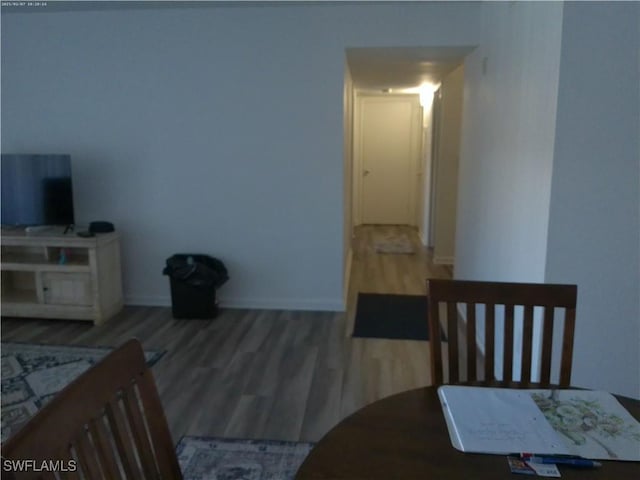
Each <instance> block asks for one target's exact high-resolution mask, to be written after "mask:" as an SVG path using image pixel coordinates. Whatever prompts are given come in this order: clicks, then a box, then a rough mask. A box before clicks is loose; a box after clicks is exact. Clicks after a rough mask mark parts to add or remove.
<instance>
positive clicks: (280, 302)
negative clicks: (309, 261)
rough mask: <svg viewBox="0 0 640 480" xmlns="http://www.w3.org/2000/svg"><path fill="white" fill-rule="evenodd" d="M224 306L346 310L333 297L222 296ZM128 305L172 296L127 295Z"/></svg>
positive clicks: (162, 302)
mask: <svg viewBox="0 0 640 480" xmlns="http://www.w3.org/2000/svg"><path fill="white" fill-rule="evenodd" d="M219 302H220V306H221V307H223V308H225V307H226V308H246V309H248V310H310V311H322V312H344V311H345V303H344V300H343V299H338V300H336V299H332V298H302V299H292V298H280V299H277V298H220V299H219ZM125 304H126V305H137V306H149V307H170V306H171V297H170V296H166V297H162V296H144V295H131V296H126V297H125Z"/></svg>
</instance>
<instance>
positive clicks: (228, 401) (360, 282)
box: [2, 226, 450, 442]
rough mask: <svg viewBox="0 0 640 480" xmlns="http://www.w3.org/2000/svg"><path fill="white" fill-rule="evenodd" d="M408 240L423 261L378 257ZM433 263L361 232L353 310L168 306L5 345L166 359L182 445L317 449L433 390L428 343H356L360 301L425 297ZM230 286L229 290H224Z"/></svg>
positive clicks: (50, 327) (162, 369)
mask: <svg viewBox="0 0 640 480" xmlns="http://www.w3.org/2000/svg"><path fill="white" fill-rule="evenodd" d="M399 233H404V234H406V235H408V236H409V238H410V239H411V241H412V243H413V244H414V247H415V249H416V253H415V254H411V255H407V254H379V253H376V252H375V249H374V248H373V244H374V242H375V241H376V239H378V238H381V237H387V236H389V235H394V234H399ZM427 277H440V278H448V277H450V271H448V270H447V269H445V268H442V267H438V266H434V265H433V264H432V263H431V257H430V254H429V253H428V252H427V251H426V250H425V249H424V248H423V247H422V246H421V244H420V242H419V239H418V235H417V233H416V231H415V229H413V228H410V227H386V226H385V227H373V226H363V227H358V228H357V229H356V236H355V238H354V254H353V264H352V273H351V278H350V290H349V297H348V308H347V312H346V313H332V312H302V311H275V310H233V309H225V310H223V311H222V312H221V313H220V315H219V316H218V318H216V319H215V320H176V319H174V318H172V316H171V309H170V308H162V307H133V306H131V307H125V308H124V310H123V311H122V312H121V313H120V314H118V315H117V316H116V317H114V318H112V319H111V320H110V321H108V322H107V323H105V324H103V325H100V326H95V327H94V326H92V325H91V324H89V323H84V322H74V321H56V320H30V319H29V320H27V319H10V318H3V319H2V341H4V342H11V341H21V342H32V343H44V344H67V345H87V346H117V345H119V344H120V343H122V342H124V341H125V340H127V339H128V338H131V337H137V338H138V339H140V341H141V342H142V344H143V345H144V347H145V348H147V349H158V350H166V353H165V355H164V356H163V357H162V359H160V361H158V362H157V363H156V364H155V365H154V366H153V373H154V376H155V378H156V383H157V385H158V389H159V391H160V396H161V399H162V402H163V405H164V407H165V411H166V414H167V418H168V421H169V424H170V428H171V432H172V435H173V438H174V440H175V441H176V442H177V441H178V440H179V439H180V437H182V436H183V435H207V436H221V437H232V438H264V439H279V440H303V441H317V440H319V439H320V438H321V437H322V436H323V435H324V434H325V433H326V432H327V431H328V430H329V429H330V428H331V427H332V426H333V425H335V424H336V423H337V422H338V421H339V420H341V419H342V418H344V417H345V416H346V415H349V414H350V413H352V412H354V411H355V410H357V409H359V408H361V407H362V406H364V405H366V404H368V403H371V402H373V401H374V400H377V399H379V398H382V397H385V396H388V395H391V394H393V393H397V392H401V391H404V390H408V389H411V388H415V387H419V386H423V385H427V384H429V377H430V375H429V363H428V355H429V351H428V342H420V341H405V340H377V339H353V338H351V336H350V335H351V330H352V327H353V318H354V313H355V312H354V310H355V299H356V298H357V293H358V292H370V293H405V294H420V293H424V292H425V279H426V278H427ZM223 288H224V287H223Z"/></svg>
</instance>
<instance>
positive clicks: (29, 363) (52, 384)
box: [0, 342, 164, 442]
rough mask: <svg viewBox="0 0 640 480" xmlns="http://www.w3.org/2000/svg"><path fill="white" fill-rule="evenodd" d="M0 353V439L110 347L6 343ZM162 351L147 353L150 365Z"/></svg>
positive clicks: (22, 422)
mask: <svg viewBox="0 0 640 480" xmlns="http://www.w3.org/2000/svg"><path fill="white" fill-rule="evenodd" d="M0 348H1V350H0V351H1V353H2V381H1V382H0V384H1V389H2V441H3V442H4V441H5V440H6V439H7V438H9V436H11V435H12V434H13V433H15V432H16V431H17V430H18V429H19V428H20V427H21V426H22V425H24V424H25V423H26V422H27V420H29V418H31V417H32V416H33V415H34V414H35V413H36V412H37V411H38V410H39V409H40V408H42V406H43V405H44V404H45V403H47V402H48V401H49V400H50V399H51V398H53V397H54V396H55V394H56V393H58V392H59V391H60V390H62V389H63V388H64V387H66V386H67V385H68V384H69V383H70V382H71V381H72V380H74V379H75V378H76V377H77V376H78V375H80V374H81V373H82V372H84V371H85V370H87V369H88V368H89V367H91V366H92V365H93V364H94V363H96V362H98V361H99V360H101V359H102V358H103V357H104V356H105V355H107V354H108V353H109V352H111V350H113V349H112V348H111V347H78V346H68V345H40V344H33V343H5V342H3V343H2V345H1V346H0ZM163 354H164V352H147V351H145V358H146V359H147V363H148V364H149V365H153V364H154V363H155V362H157V361H158V360H159V359H160V357H162V355H163Z"/></svg>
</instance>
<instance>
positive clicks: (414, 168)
mask: <svg viewBox="0 0 640 480" xmlns="http://www.w3.org/2000/svg"><path fill="white" fill-rule="evenodd" d="M398 100H404V101H407V100H409V101H410V102H411V103H412V107H413V108H412V110H411V123H412V125H411V137H410V138H411V140H410V142H411V147H410V151H411V162H410V172H409V173H410V176H411V178H412V179H414V181H410V182H409V185H407V188H408V189H409V218H410V221H411V224H410V225H411V226H414V227H415V226H418V225H419V220H418V214H419V212H420V209H419V208H418V201H419V199H418V198H417V195H418V181H419V175H420V172H421V169H420V148H421V138H420V136H421V134H422V107H421V106H420V96H419V95H417V94H391V93H368V92H357V93H356V99H355V105H354V110H355V115H354V116H353V202H352V207H353V225H354V227H355V226H357V225H362V212H363V205H362V204H363V196H364V195H363V187H362V183H363V182H362V177H363V176H364V160H363V158H362V150H363V148H362V145H363V141H364V131H363V128H362V125H363V115H364V109H363V108H362V105H363V103H364V102H367V101H376V102H397V101H398Z"/></svg>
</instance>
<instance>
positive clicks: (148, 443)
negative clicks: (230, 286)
mask: <svg viewBox="0 0 640 480" xmlns="http://www.w3.org/2000/svg"><path fill="white" fill-rule="evenodd" d="M2 457H3V459H5V460H6V459H10V460H31V461H34V462H35V464H36V465H42V462H48V461H61V464H60V466H61V469H62V470H67V471H66V472H64V471H62V472H61V471H60V470H61V469H59V470H58V473H57V474H55V475H54V474H53V473H50V472H48V471H36V470H34V469H27V471H23V472H15V471H13V472H3V476H2V478H19V479H23V478H24V479H46V478H82V479H91V480H93V479H109V480H111V479H113V480H117V479H181V478H182V474H181V472H180V467H179V465H178V460H177V457H176V454H175V450H174V446H173V441H172V439H171V434H170V432H169V427H168V424H167V420H166V417H165V415H164V411H163V409H162V404H161V402H160V397H159V395H158V392H157V389H156V386H155V382H154V380H153V376H152V373H151V370H150V369H149V367H148V366H147V364H146V361H145V358H144V353H143V351H142V346H141V345H140V342H138V341H137V340H130V341H128V342H127V343H125V344H124V345H122V346H121V347H120V348H118V349H116V350H115V351H114V352H112V353H110V354H109V355H108V356H107V357H105V358H104V359H103V360H102V361H100V362H99V363H97V364H96V365H94V366H93V367H92V368H90V369H89V370H87V371H86V372H85V373H83V374H82V375H80V376H79V377H78V378H77V379H76V380H74V381H73V382H72V383H71V384H69V385H68V386H67V387H65V388H64V389H63V390H62V391H61V392H60V393H59V394H58V395H57V396H56V397H55V398H53V399H52V400H51V401H50V402H49V403H48V404H46V405H45V406H44V407H43V408H42V409H41V410H40V411H39V412H38V413H36V415H34V417H33V418H31V420H30V421H29V422H28V423H27V424H26V425H25V426H24V427H23V428H22V429H21V430H19V431H18V432H17V433H16V434H15V435H14V436H13V437H11V438H10V439H9V440H7V442H6V443H5V444H4V445H3V446H2ZM73 465H75V466H76V468H75V469H74V468H73ZM40 470H42V469H40ZM69 470H74V471H69ZM5 475H6V476H5ZM58 475H59V477H58Z"/></svg>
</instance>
